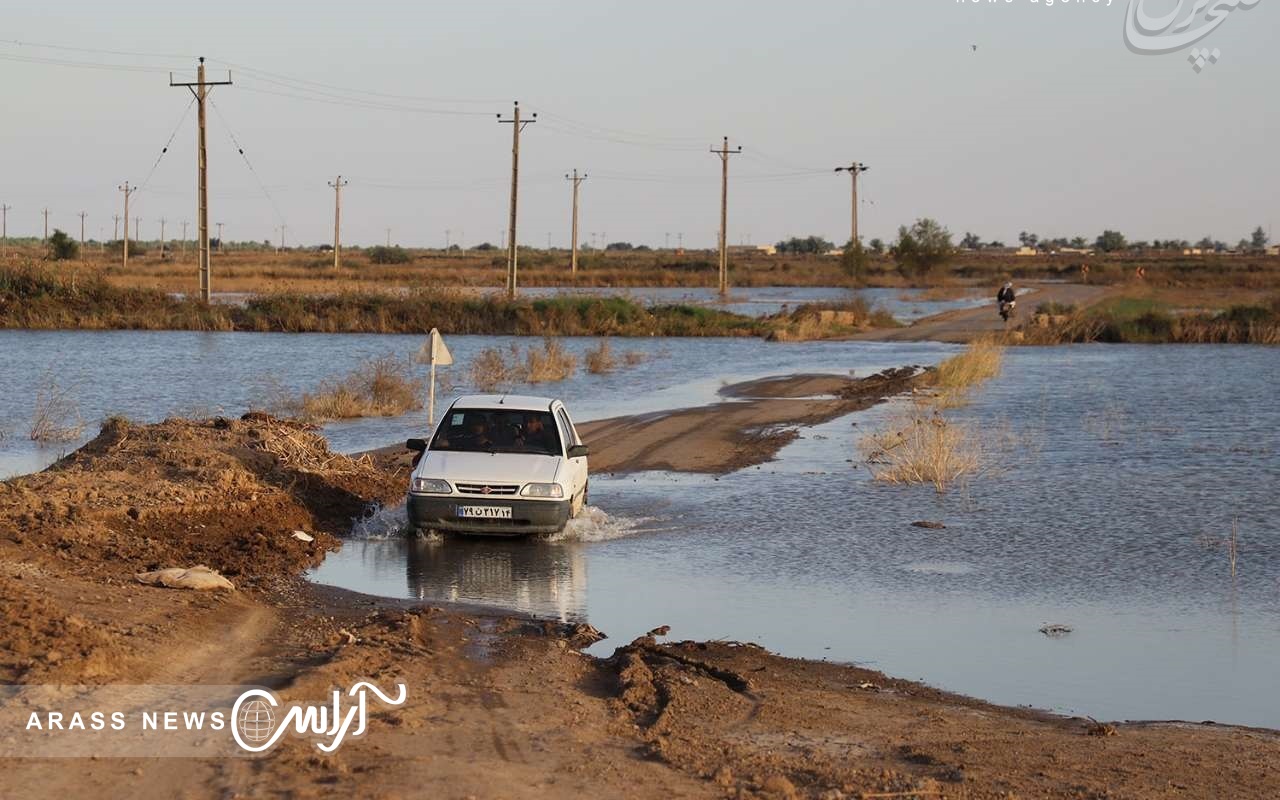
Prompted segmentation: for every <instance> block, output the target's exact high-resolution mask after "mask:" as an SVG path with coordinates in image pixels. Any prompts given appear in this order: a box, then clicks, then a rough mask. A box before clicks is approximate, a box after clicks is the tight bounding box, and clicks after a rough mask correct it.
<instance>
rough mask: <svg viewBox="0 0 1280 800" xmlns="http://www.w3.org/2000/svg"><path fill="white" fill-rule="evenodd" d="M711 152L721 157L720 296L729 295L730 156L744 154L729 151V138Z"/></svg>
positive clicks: (737, 151) (737, 150)
mask: <svg viewBox="0 0 1280 800" xmlns="http://www.w3.org/2000/svg"><path fill="white" fill-rule="evenodd" d="M711 152H713V153H715V154H716V155H718V156H720V166H721V171H720V294H721V295H726V294H728V293H729V228H728V225H729V156H732V155H736V154H738V153H741V152H742V145H738V149H736V150H730V149H729V137H728V136H726V137H724V144H723V145H722V146H721V148H720V149H719V150H717V149H715V148H714V147H712V148H711Z"/></svg>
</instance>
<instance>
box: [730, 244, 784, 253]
mask: <svg viewBox="0 0 1280 800" xmlns="http://www.w3.org/2000/svg"><path fill="white" fill-rule="evenodd" d="M725 250H726V251H727V252H728V253H729V255H731V256H754V255H766V256H776V255H777V254H778V248H776V247H774V246H773V245H771V244H731V245H729V246H728V247H726V248H725Z"/></svg>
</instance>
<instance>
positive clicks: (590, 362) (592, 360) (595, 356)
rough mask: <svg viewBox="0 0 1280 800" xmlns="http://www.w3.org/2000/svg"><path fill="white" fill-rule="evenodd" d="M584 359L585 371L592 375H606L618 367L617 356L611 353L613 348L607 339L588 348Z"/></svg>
mask: <svg viewBox="0 0 1280 800" xmlns="http://www.w3.org/2000/svg"><path fill="white" fill-rule="evenodd" d="M628 355H630V354H628ZM585 360H586V362H587V372H590V373H591V374H592V375H607V374H608V373H610V372H613V371H614V370H615V369H617V368H618V358H617V356H615V355H614V354H613V348H612V347H611V346H610V345H609V340H608V339H605V340H604V341H602V342H600V344H598V345H596V346H595V347H593V348H591V349H590V350H588V351H587V354H586V357H585Z"/></svg>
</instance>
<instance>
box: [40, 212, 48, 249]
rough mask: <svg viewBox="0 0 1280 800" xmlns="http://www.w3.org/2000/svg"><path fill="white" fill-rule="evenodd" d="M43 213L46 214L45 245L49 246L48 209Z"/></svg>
mask: <svg viewBox="0 0 1280 800" xmlns="http://www.w3.org/2000/svg"><path fill="white" fill-rule="evenodd" d="M41 213H42V214H44V243H45V244H48V243H49V209H47V208H46V209H45V210H44V211H42V212H41Z"/></svg>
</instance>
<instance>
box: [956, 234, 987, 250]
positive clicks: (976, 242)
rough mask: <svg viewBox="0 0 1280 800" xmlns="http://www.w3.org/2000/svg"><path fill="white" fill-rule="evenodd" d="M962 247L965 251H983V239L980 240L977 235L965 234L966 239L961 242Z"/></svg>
mask: <svg viewBox="0 0 1280 800" xmlns="http://www.w3.org/2000/svg"><path fill="white" fill-rule="evenodd" d="M960 246H961V247H963V248H964V249H965V250H981V249H982V239H980V238H978V235H977V234H976V233H969V232H967V231H966V232H965V234H964V238H963V239H961V240H960Z"/></svg>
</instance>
